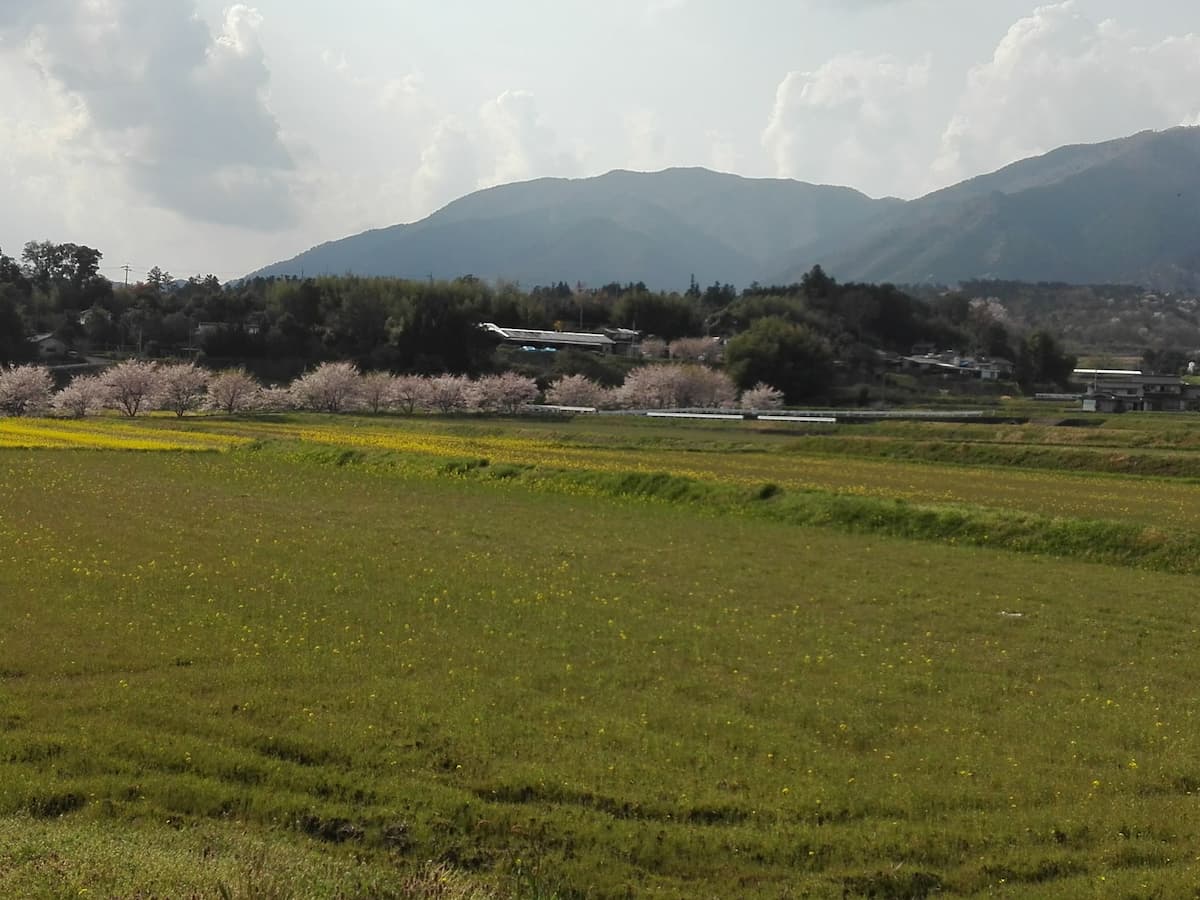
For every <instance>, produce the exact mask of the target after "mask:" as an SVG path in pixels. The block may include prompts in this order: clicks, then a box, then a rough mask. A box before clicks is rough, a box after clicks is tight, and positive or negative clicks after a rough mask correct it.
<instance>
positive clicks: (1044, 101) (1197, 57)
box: [935, 0, 1200, 183]
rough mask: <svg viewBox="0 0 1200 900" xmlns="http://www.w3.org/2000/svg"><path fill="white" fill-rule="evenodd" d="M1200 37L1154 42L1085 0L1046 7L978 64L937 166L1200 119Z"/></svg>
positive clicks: (962, 166)
mask: <svg viewBox="0 0 1200 900" xmlns="http://www.w3.org/2000/svg"><path fill="white" fill-rule="evenodd" d="M1198 83H1200V35H1196V34H1190V35H1186V36H1181V37H1168V38H1166V39H1162V40H1149V41H1147V40H1145V39H1143V38H1141V37H1140V36H1139V35H1137V34H1136V33H1134V32H1130V31H1127V30H1124V29H1123V28H1122V27H1121V26H1120V25H1118V24H1117V23H1116V22H1114V21H1111V20H1107V21H1103V22H1099V23H1097V22H1094V21H1092V20H1090V19H1089V18H1088V17H1087V16H1086V15H1084V13H1083V12H1082V11H1081V8H1080V4H1079V3H1077V2H1076V0H1065V2H1061V3H1055V4H1051V5H1048V6H1042V7H1039V8H1038V9H1037V10H1036V11H1034V13H1033V14H1032V15H1030V16H1027V17H1026V18H1023V19H1021V20H1020V21H1018V22H1017V23H1016V24H1014V25H1013V26H1012V28H1011V29H1009V31H1008V33H1007V34H1006V35H1005V37H1004V39H1003V40H1001V41H1000V43H999V45H998V46H997V47H996V51H995V53H994V55H993V56H992V59H991V60H990V61H988V62H987V63H985V64H983V65H980V66H977V67H976V68H975V69H973V70H972V71H971V72H970V74H969V76H968V79H967V86H966V90H965V92H964V94H963V97H962V100H961V102H960V104H959V109H958V112H957V113H956V114H955V115H954V117H953V119H952V120H951V121H950V123H949V125H948V126H947V127H946V129H945V132H944V134H943V136H942V146H941V153H940V155H939V157H938V159H937V162H936V164H935V170H936V172H937V173H938V175H939V177H940V180H941V181H942V182H943V183H945V182H949V181H954V180H957V179H959V178H964V177H968V176H970V175H975V174H978V173H980V172H985V171H991V170H993V169H996V168H999V167H1000V166H1003V165H1006V164H1008V163H1010V162H1014V161H1016V160H1019V159H1022V158H1025V157H1028V156H1033V155H1036V154H1039V153H1044V152H1047V151H1049V150H1052V149H1054V148H1055V147H1058V146H1061V145H1063V144H1070V143H1090V142H1094V141H1102V140H1107V139H1111V138H1117V137H1122V136H1125V135H1127V134H1132V133H1134V132H1137V131H1141V130H1144V129H1147V128H1167V127H1172V126H1175V125H1180V124H1185V123H1200V95H1198V94H1197V91H1196V85H1197V84H1198Z"/></svg>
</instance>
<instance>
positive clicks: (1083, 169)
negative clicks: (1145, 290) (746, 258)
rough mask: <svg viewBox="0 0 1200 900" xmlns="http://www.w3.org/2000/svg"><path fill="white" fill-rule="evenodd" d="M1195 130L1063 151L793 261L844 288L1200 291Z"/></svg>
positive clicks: (786, 271)
mask: <svg viewBox="0 0 1200 900" xmlns="http://www.w3.org/2000/svg"><path fill="white" fill-rule="evenodd" d="M1198 235H1200V129H1196V128H1178V129H1173V130H1171V131H1166V132H1161V133H1153V132H1147V133H1143V134H1139V135H1135V136H1133V137H1131V138H1127V139H1124V140H1122V141H1112V142H1108V143H1106V144H1098V145H1092V146H1082V147H1067V148H1063V149H1061V150H1058V151H1055V152H1054V153H1051V154H1047V155H1046V156H1044V157H1039V158H1037V159H1035V160H1026V161H1024V162H1022V163H1017V164H1016V165H1015V166H1010V167H1008V168H1006V169H1004V170H1001V171H1000V172H997V173H994V174H993V175H990V176H984V177H982V178H978V179H973V180H971V181H968V182H964V183H963V184H961V185H956V186H955V187H952V188H948V189H946V190H944V191H939V192H937V193H936V194H931V195H929V196H927V197H923V198H921V199H920V200H915V201H912V202H911V203H908V204H906V205H905V206H904V208H902V209H900V210H898V211H895V212H893V213H892V214H891V215H890V216H888V217H885V218H883V219H880V220H877V221H876V222H875V223H873V225H872V226H871V227H869V228H867V229H864V230H862V231H860V232H859V233H858V234H856V235H848V234H846V233H840V234H835V235H831V236H828V237H826V238H824V239H820V240H818V241H816V242H813V243H812V244H809V245H806V246H805V247H802V248H799V249H798V250H796V251H795V253H794V254H793V259H792V260H791V261H789V265H788V266H787V267H786V268H782V269H781V270H780V271H781V272H782V273H783V277H784V278H786V279H789V280H790V279H792V278H794V277H797V276H798V275H799V274H800V273H801V272H803V271H805V270H806V268H807V265H806V263H805V261H806V260H810V259H811V260H818V261H821V262H822V264H823V265H824V266H825V267H826V268H827V269H828V270H829V271H831V272H834V273H837V275H838V276H839V277H841V278H843V279H854V280H870V281H894V282H900V283H913V282H925V281H933V282H944V283H951V282H955V281H959V280H963V279H968V278H1004V279H1014V280H1023V281H1068V282H1075V283H1104V282H1125V283H1135V284H1144V285H1148V286H1152V287H1158V288H1164V289H1170V290H1200V244H1198V237H1197V236H1198Z"/></svg>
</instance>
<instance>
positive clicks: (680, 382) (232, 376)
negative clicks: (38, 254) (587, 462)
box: [0, 359, 783, 419]
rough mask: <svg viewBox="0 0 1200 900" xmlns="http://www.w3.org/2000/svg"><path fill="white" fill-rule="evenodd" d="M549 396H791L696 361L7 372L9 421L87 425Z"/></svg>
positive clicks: (750, 403)
mask: <svg viewBox="0 0 1200 900" xmlns="http://www.w3.org/2000/svg"><path fill="white" fill-rule="evenodd" d="M542 399H544V400H545V403H546V404H549V405H551V406H559V407H569V408H580V407H588V408H592V409H601V408H603V409H621V408H629V409H633V408H637V409H646V408H649V409H665V408H679V407H685V408H688V407H691V408H717V407H726V408H731V407H738V406H740V407H741V408H743V409H764V410H765V409H778V408H779V407H780V406H781V405H782V403H783V393H782V392H781V391H778V390H776V389H775V388H773V387H771V386H770V385H767V384H761V383H760V384H756V385H754V386H753V387H752V388H750V389H748V390H746V391H744V392H742V393H741V394H740V396H739V392H738V390H737V388H736V386H735V385H734V382H733V380H732V379H731V378H730V377H729V375H728V374H726V373H725V372H722V371H718V370H716V369H712V368H709V367H708V366H704V365H699V364H696V363H683V364H677V365H670V364H663V365H647V366H641V367H639V368H637V369H634V370H633V371H631V372H630V373H629V374H628V376H627V377H626V378H625V381H624V383H623V384H621V385H620V387H617V388H608V387H605V386H604V385H601V384H599V383H597V382H595V381H592V380H591V379H589V378H587V377H586V376H584V375H567V376H563V377H561V378H559V379H557V380H556V381H554V382H553V383H552V384H551V385H550V386H549V387H548V388H547V389H546V390H545V392H544V396H543V391H542V390H541V389H540V388H539V387H538V384H537V382H536V381H534V380H533V379H532V378H527V377H525V376H522V375H518V374H517V373H515V372H502V373H499V374H495V375H483V376H480V377H479V378H474V379H473V378H468V377H467V376H465V375H451V374H444V375H437V376H430V375H393V374H391V373H389V372H378V371H377V372H368V373H363V372H360V371H359V369H358V367H357V366H355V365H354V364H353V363H349V362H326V363H321V364H320V365H319V366H317V367H316V368H315V369H313V370H311V371H309V372H306V373H305V374H304V375H301V376H300V377H298V378H296V379H295V380H294V381H292V382H291V383H290V384H287V385H282V386H276V387H267V386H265V385H263V384H262V383H260V382H259V381H258V380H257V379H255V378H254V377H253V376H252V375H251V374H250V373H248V372H247V371H246V370H245V369H226V370H223V371H219V372H211V371H209V370H207V369H204V368H202V367H200V366H197V365H196V364H195V363H190V362H189V363H168V364H160V363H157V362H148V361H145V360H137V359H128V360H125V361H123V362H121V363H118V364H116V365H114V366H112V367H110V368H108V369H106V370H105V371H104V372H103V373H102V374H99V375H79V376H76V377H75V378H74V379H72V380H71V381H70V382H69V383H68V384H67V385H66V386H65V387H63V388H62V389H60V390H55V386H54V379H53V377H52V376H51V374H50V371H49V369H47V368H46V367H44V366H38V365H32V364H23V365H15V366H7V367H3V366H0V415H5V416H17V417H20V416H40V415H46V414H55V415H59V416H64V417H70V418H76V419H82V418H85V417H86V416H89V415H95V414H98V413H103V412H105V411H112V412H116V413H119V414H121V415H124V416H127V417H129V418H134V417H136V416H138V415H141V414H144V413H148V412H151V411H154V410H164V411H169V412H172V413H174V414H175V415H176V416H179V417H183V416H185V415H188V414H191V413H198V412H202V411H205V412H212V413H218V414H224V415H236V414H239V413H247V412H286V411H293V410H297V411H298V410H310V411H314V412H325V413H343V412H368V413H375V414H378V413H385V412H393V413H395V412H398V413H404V414H407V415H412V414H414V413H417V412H441V413H452V412H469V411H475V412H489V413H517V412H520V411H521V410H522V409H523V408H525V407H527V406H529V405H531V404H534V403H536V402H538V401H539V400H542Z"/></svg>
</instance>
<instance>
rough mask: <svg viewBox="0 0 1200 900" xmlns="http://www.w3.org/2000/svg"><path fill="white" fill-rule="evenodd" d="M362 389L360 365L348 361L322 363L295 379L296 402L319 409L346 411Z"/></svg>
mask: <svg viewBox="0 0 1200 900" xmlns="http://www.w3.org/2000/svg"><path fill="white" fill-rule="evenodd" d="M361 393H362V376H361V375H359V374H358V367H357V366H355V365H354V364H353V363H348V362H327V363H321V365H319V366H318V367H317V368H316V369H314V370H313V371H311V372H308V373H307V374H305V375H301V376H300V377H299V378H297V379H296V380H295V381H293V382H292V395H293V396H294V397H295V400H296V404H297V405H298V406H301V407H304V408H306V409H313V410H316V411H318V412H330V413H339V412H345V411H346V410H347V409H350V408H351V407H352V406H353V405H354V403H355V402H356V401H357V400H358V398H359V396H360V395H361Z"/></svg>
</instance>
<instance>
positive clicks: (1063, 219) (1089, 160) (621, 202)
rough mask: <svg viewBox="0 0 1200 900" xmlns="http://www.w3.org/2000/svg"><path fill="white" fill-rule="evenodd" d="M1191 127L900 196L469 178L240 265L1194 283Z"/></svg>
mask: <svg viewBox="0 0 1200 900" xmlns="http://www.w3.org/2000/svg"><path fill="white" fill-rule="evenodd" d="M1198 228H1200V128H1177V129H1172V130H1170V131H1164V132H1143V133H1140V134H1137V135H1134V136H1132V137H1129V138H1123V139H1120V140H1116V141H1108V142H1105V143H1102V144H1091V145H1079V146H1072V147H1062V148H1059V149H1058V150H1055V151H1052V152H1051V153H1048V154H1046V155H1044V156H1040V157H1035V158H1032V159H1028V160H1023V161H1021V162H1018V163H1015V164H1013V165H1010V166H1006V167H1004V168H1003V169H1000V170H999V171H997V172H993V173H990V174H987V175H982V176H979V177H977V178H973V179H970V180H967V181H964V182H962V183H961V184H958V185H955V186H953V187H950V188H946V189H944V190H940V191H937V192H934V193H932V194H929V195H927V196H925V197H922V198H920V199H917V200H912V201H908V202H905V201H901V200H896V199H892V198H888V199H882V200H876V199H872V198H870V197H867V196H866V195H865V194H862V193H860V192H858V191H855V190H852V189H850V188H844V187H830V186H823V185H812V184H807V183H804V182H798V181H790V180H786V179H752V178H742V177H740V176H736V175H724V174H719V173H716V172H710V171H708V170H705V169H668V170H665V171H662V172H656V173H637V172H627V171H621V170H618V171H614V172H609V173H608V174H606V175H601V176H598V177H595V178H582V179H563V178H544V179H538V180H536V181H530V182H522V183H518V184H508V185H502V186H499V187H495V188H490V189H487V190H483V191H478V192H475V193H473V194H470V195H467V196H466V197H463V198H461V199H459V200H456V201H454V202H453V203H451V204H449V205H448V206H446V207H444V208H443V209H441V210H439V211H438V212H436V213H434V214H433V215H431V216H429V217H427V218H425V219H423V220H421V221H420V222H416V223H413V224H410V225H398V226H394V227H391V228H385V229H379V230H374V231H368V232H366V233H364V234H360V235H356V236H353V237H349V238H345V239H343V240H339V241H333V242H330V243H326V244H322V245H321V246H319V247H315V248H313V249H312V250H309V251H307V252H305V253H302V254H300V255H298V256H296V257H295V258H293V259H291V260H288V261H287V262H281V263H277V264H275V265H271V266H268V267H266V268H264V269H262V270H260V271H259V272H256V273H254V274H255V275H264V276H272V275H301V274H305V275H318V274H345V273H354V274H358V275H390V276H398V277H409V278H420V277H428V276H433V277H434V278H453V277H457V276H459V275H464V274H474V275H476V276H478V277H481V278H487V279H509V280H514V281H519V282H520V283H522V284H525V285H534V284H553V283H557V282H559V281H567V282H570V283H576V282H583V283H584V284H589V285H597V284H605V283H609V282H612V281H621V282H629V281H642V282H645V283H646V284H647V285H650V286H651V287H655V288H662V289H682V288H684V287H686V286H687V284H688V283H689V280H690V279H691V278H692V277H693V276H695V278H696V280H698V281H699V282H701V283H706V284H707V283H710V282H714V281H720V282H725V283H732V284H735V285H740V286H745V285H748V284H750V283H752V282H755V281H759V282H767V283H774V282H783V283H786V282H791V281H794V280H795V279H796V278H797V277H798V276H799V274H800V273H802V272H804V271H807V270H808V269H809V268H811V266H812V265H814V264H821V265H823V266H825V268H826V269H828V270H830V271H834V272H837V273H838V274H839V275H840V276H841V277H844V278H848V279H855V280H869V281H877V282H880V281H882V282H887V281H890V282H896V283H920V282H939V283H953V282H957V281H960V280H964V279H972V278H1006V279H1019V280H1026V281H1048V280H1053V281H1063V282H1073V283H1097V282H1120V283H1137V284H1143V285H1146V286H1148V287H1154V288H1159V289H1166V290H1200V248H1198V247H1197V246H1196V244H1195V242H1194V240H1193V236H1194V235H1195V234H1196V233H1197V229H1198Z"/></svg>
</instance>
